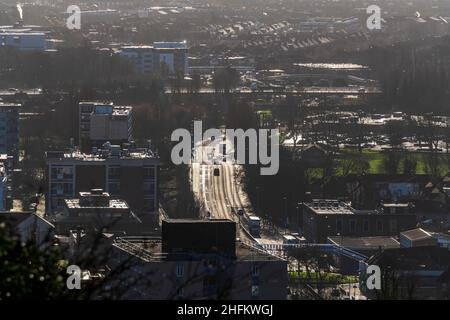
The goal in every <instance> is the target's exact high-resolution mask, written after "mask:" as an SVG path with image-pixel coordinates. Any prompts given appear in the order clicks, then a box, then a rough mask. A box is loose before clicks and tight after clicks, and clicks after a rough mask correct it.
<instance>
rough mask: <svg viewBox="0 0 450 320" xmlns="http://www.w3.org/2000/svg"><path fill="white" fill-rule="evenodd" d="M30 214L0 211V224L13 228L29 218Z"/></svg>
mask: <svg viewBox="0 0 450 320" xmlns="http://www.w3.org/2000/svg"><path fill="white" fill-rule="evenodd" d="M31 214H32V213H31V212H11V211H1V212H0V223H5V224H6V225H7V226H10V227H13V228H15V227H17V226H18V225H19V224H21V223H22V222H23V221H25V220H26V219H27V218H29V217H30V216H31Z"/></svg>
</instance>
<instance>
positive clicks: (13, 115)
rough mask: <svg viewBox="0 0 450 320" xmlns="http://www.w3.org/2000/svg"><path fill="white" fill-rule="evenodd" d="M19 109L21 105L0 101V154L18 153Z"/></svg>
mask: <svg viewBox="0 0 450 320" xmlns="http://www.w3.org/2000/svg"><path fill="white" fill-rule="evenodd" d="M20 107H22V105H21V104H17V103H9V102H6V103H5V102H1V101H0V154H8V155H11V156H15V155H17V153H18V150H19V108H20Z"/></svg>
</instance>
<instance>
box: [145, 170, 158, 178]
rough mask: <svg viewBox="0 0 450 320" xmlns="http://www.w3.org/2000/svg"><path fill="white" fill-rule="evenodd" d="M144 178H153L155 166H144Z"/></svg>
mask: <svg viewBox="0 0 450 320" xmlns="http://www.w3.org/2000/svg"><path fill="white" fill-rule="evenodd" d="M144 179H155V167H144Z"/></svg>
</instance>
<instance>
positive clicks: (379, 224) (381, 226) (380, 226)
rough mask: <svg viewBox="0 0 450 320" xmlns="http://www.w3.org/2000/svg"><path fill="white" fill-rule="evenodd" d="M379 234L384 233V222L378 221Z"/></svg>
mask: <svg viewBox="0 0 450 320" xmlns="http://www.w3.org/2000/svg"><path fill="white" fill-rule="evenodd" d="M377 232H383V221H381V220H377Z"/></svg>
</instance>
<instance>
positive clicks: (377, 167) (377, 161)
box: [336, 149, 448, 175]
mask: <svg viewBox="0 0 450 320" xmlns="http://www.w3.org/2000/svg"><path fill="white" fill-rule="evenodd" d="M343 152H344V153H347V154H352V153H353V154H356V155H359V153H358V152H357V151H353V150H352V151H348V150H344V151H343ZM360 156H361V157H363V158H364V159H366V160H367V161H368V163H369V170H368V173H370V174H382V173H386V170H385V168H384V157H385V156H386V155H385V154H384V153H383V152H380V151H372V150H367V149H364V150H363V152H362V154H361V155H360ZM409 156H410V157H411V158H413V159H415V160H416V161H417V166H416V174H427V173H428V172H427V165H426V157H429V155H427V154H419V153H410V154H409ZM447 161H448V156H447V155H446V154H441V155H439V156H438V168H439V169H438V170H439V172H440V175H445V174H447V173H448V164H447V163H448V162H447ZM403 165H404V162H403V160H401V162H400V166H399V170H398V173H403ZM336 172H337V174H338V175H339V173H341V174H342V169H340V168H339V166H338V168H337V170H336Z"/></svg>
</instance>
